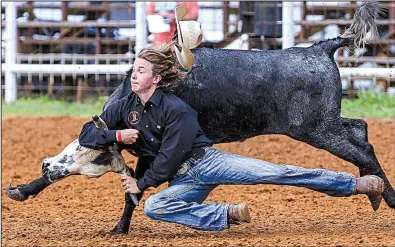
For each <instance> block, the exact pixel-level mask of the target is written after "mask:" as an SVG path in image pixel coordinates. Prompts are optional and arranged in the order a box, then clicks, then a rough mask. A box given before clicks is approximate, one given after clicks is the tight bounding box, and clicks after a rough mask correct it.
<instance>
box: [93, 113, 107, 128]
mask: <svg viewBox="0 0 395 247" xmlns="http://www.w3.org/2000/svg"><path fill="white" fill-rule="evenodd" d="M92 119H93V122H94V123H95V125H96V128H98V129H101V130H108V127H107V124H106V123H105V122H104V121H103V119H101V117H99V116H98V115H92Z"/></svg>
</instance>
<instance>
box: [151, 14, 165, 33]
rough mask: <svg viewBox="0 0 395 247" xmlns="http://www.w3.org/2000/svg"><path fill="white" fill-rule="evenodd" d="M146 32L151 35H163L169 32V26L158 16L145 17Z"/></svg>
mask: <svg viewBox="0 0 395 247" xmlns="http://www.w3.org/2000/svg"><path fill="white" fill-rule="evenodd" d="M147 22H148V30H149V31H150V32H151V33H163V32H169V31H170V24H168V23H166V22H165V21H164V19H163V17H162V16H160V15H147Z"/></svg>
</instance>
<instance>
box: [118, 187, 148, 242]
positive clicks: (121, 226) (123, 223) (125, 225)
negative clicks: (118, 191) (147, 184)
mask: <svg viewBox="0 0 395 247" xmlns="http://www.w3.org/2000/svg"><path fill="white" fill-rule="evenodd" d="M142 197H143V193H140V194H138V195H137V199H138V200H139V201H140V200H141V198H142ZM135 208H136V205H135V204H134V203H133V201H132V199H131V198H130V196H129V194H128V193H125V208H124V210H123V214H122V217H121V219H120V220H119V221H118V224H117V225H116V226H115V227H114V229H112V230H111V233H113V234H128V233H129V227H130V221H131V219H132V215H133V211H134V209H135Z"/></svg>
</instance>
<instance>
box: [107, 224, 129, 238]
mask: <svg viewBox="0 0 395 247" xmlns="http://www.w3.org/2000/svg"><path fill="white" fill-rule="evenodd" d="M110 233H111V234H115V235H119V234H128V233H129V227H125V226H123V225H122V224H119V223H118V224H117V225H116V226H115V227H114V229H112V230H111V232H110Z"/></svg>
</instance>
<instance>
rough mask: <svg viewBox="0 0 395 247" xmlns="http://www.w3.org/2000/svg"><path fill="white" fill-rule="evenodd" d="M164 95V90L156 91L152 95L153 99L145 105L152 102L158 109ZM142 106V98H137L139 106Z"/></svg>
mask: <svg viewBox="0 0 395 247" xmlns="http://www.w3.org/2000/svg"><path fill="white" fill-rule="evenodd" d="M162 95H163V91H162V89H159V88H157V89H156V90H155V92H154V93H153V94H152V95H151V97H150V98H149V100H148V101H147V102H146V103H145V104H147V103H148V102H151V103H152V104H154V105H155V106H156V107H158V106H159V103H160V100H161V99H162ZM136 96H137V95H136ZM140 104H141V100H140V98H139V97H138V96H137V105H140Z"/></svg>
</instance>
